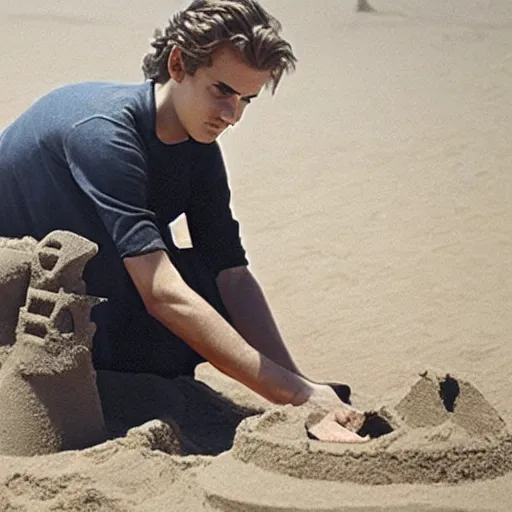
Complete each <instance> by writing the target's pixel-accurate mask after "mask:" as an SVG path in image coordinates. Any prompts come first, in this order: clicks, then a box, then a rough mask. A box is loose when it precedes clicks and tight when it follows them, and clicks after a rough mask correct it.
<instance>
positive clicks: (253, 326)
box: [217, 267, 301, 375]
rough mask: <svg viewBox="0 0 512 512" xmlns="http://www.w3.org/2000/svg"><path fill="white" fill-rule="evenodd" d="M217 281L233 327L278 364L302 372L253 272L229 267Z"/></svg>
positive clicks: (242, 268) (295, 371)
mask: <svg viewBox="0 0 512 512" xmlns="http://www.w3.org/2000/svg"><path fill="white" fill-rule="evenodd" d="M217 283H218V287H219V292H220V295H221V297H222V301H223V302H224V305H225V306H226V309H227V311H228V313H229V315H230V317H231V321H232V323H233V326H234V327H235V329H236V330H237V332H238V333H239V334H240V335H241V336H242V338H243V339H244V340H245V341H247V343H249V344H250V345H251V346H252V347H254V348H255V349H256V350H257V351H259V352H261V353H262V354H264V355H265V356H267V357H268V358H269V359H271V360H272V361H274V362H275V363H277V364H278V365H280V366H282V367H284V368H286V369H288V370H290V371H291V372H293V373H295V374H297V375H301V373H300V371H299V369H298V367H297V365H296V364H295V362H294V361H293V359H292V356H291V354H290V352H289V351H288V349H287V348H286V345H285V343H284V341H283V339H282V337H281V334H280V333H279V329H278V327H277V325H276V322H275V320H274V318H273V316H272V313H271V310H270V308H269V306H268V303H267V301H266V299H265V296H264V294H263V291H262V290H261V287H260V286H259V284H258V282H257V281H256V279H255V278H254V276H253V275H252V274H251V272H250V271H249V270H248V269H247V268H245V267H239V268H236V269H229V270H227V271H224V272H221V274H220V275H219V277H218V278H217Z"/></svg>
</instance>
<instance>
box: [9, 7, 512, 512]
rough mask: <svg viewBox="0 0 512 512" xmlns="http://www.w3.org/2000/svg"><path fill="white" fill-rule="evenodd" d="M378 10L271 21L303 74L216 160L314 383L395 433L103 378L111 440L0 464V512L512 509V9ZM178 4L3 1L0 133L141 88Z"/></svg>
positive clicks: (330, 10)
mask: <svg viewBox="0 0 512 512" xmlns="http://www.w3.org/2000/svg"><path fill="white" fill-rule="evenodd" d="M369 3H370V5H371V6H372V7H374V8H375V10H376V12H375V13H356V12H355V7H356V4H357V2H355V1H354V2H346V1H345V0H343V1H341V0H323V1H322V2H319V3H318V4H319V5H317V4H315V3H314V2H308V1H306V0H295V1H294V2H293V3H291V2H290V3H288V2H283V1H277V0H266V1H264V2H263V4H264V5H265V6H267V7H268V8H269V10H271V11H272V12H274V13H275V14H276V15H278V17H279V18H280V19H281V21H282V22H283V24H284V26H285V29H286V35H287V36H288V37H289V38H290V39H291V40H292V42H293V43H294V48H295V49H296V52H297V54H298V57H299V68H298V70H297V73H296V74H295V75H294V76H292V77H290V78H288V79H285V81H284V82H283V84H282V86H281V87H280V90H279V91H278V93H277V95H276V97H275V98H270V97H268V96H267V97H263V98H261V99H259V100H258V101H257V102H256V103H255V105H254V106H253V107H251V110H250V111H248V112H247V114H246V116H245V119H244V122H243V123H242V124H241V125H240V127H239V128H238V127H237V128H236V129H235V130H233V131H232V133H229V134H226V135H225V137H224V138H223V139H222V145H223V147H224V151H225V157H226V161H227V164H228V167H229V169H230V176H231V182H232V187H233V193H234V198H235V200H234V207H235V211H236V214H237V216H238V217H239V219H240V221H241V222H242V226H243V237H244V240H245V244H246V246H247V249H248V251H249V256H250V259H251V265H252V267H253V269H254V271H255V273H256V274H257V275H258V276H259V278H260V280H261V281H262V283H263V286H264V288H265V290H266V291H267V295H268V298H269V300H270V302H271V303H272V305H273V309H274V311H275V314H276V317H277V319H278V321H279V324H280V326H281V328H282V331H283V334H284V336H285V338H286V340H287V342H288V344H289V346H290V348H291V350H292V352H293V353H294V355H295V356H296V358H297V360H298V362H299V364H300V366H301V367H302V368H303V370H304V371H305V372H306V373H307V374H309V375H311V376H312V377H313V378H317V379H326V380H338V381H343V382H349V383H350V384H351V386H352V388H353V390H354V399H355V405H357V406H359V407H363V408H365V409H366V408H368V409H380V408H381V407H382V406H384V407H386V408H387V409H386V410H387V411H388V412H389V414H390V417H392V418H393V420H394V421H396V424H395V426H396V429H395V432H394V433H392V434H390V435H389V436H384V437H382V438H379V439H377V440H373V441H371V444H369V445H367V446H365V447H358V448H354V447H347V446H338V445H336V446H332V445H325V444H323V443H318V442H315V441H313V440H310V439H308V438H307V436H306V432H305V428H304V424H305V422H306V421H307V417H308V413H307V412H306V411H305V410H303V409H301V408H299V409H292V408H282V409H274V408H270V409H269V407H268V404H266V403H265V402H264V401H263V400H260V399H259V398H258V397H256V396H254V395H253V394H251V393H250V392H248V391H246V390H244V389H243V388H242V387H241V386H239V385H237V384H236V383H233V382H232V381H230V380H229V379H227V378H224V377H223V376H221V375H219V374H218V373H216V372H215V371H213V370H212V369H211V368H210V367H208V366H207V365H205V366H203V367H201V368H200V369H199V371H198V377H199V378H200V379H201V380H202V381H204V382H206V384H203V383H201V382H197V381H191V380H187V379H178V380H177V381H175V382H168V381H165V380H163V379H159V378H156V377H149V376H144V375H139V376H131V375H117V374H115V373H101V374H100V375H98V390H99V393H100V397H101V399H102V404H103V411H104V421H105V424H106V427H107V429H108V431H109V432H110V433H111V436H112V437H114V439H111V440H109V441H107V442H105V443H102V444H100V445H97V446H94V447H91V448H86V449H82V450H76V451H65V452H61V453H56V454H51V455H43V456H35V457H13V456H6V455H4V456H1V457H0V510H9V511H11V510H12V511H15V510H20V511H21V510H29V511H32V510H33V511H50V510H76V511H84V510H85V511H93V510H105V511H107V510H108V511H116V510H119V511H125V510H126V511H131V510H140V511H142V510H144V511H146V510H151V511H153V510H154V511H159V510H162V511H164V510H180V511H181V510H183V511H188V510H191V511H197V510H216V509H220V510H228V511H235V510H236V511H258V512H260V511H267V510H268V511H271V510H289V511H291V510H317V511H322V510H325V511H327V510H357V511H367V512H369V511H384V510H386V511H387V510H390V511H391V510H400V511H404V512H405V511H412V510H413V511H416V510H418V511H429V512H431V511H447V510H457V511H461V510H473V511H476V510H478V511H481V510H488V511H509V510H511V509H512V492H511V491H510V489H511V488H512V473H510V472H508V470H509V469H510V438H509V436H508V434H507V433H506V428H505V426H506V425H508V426H509V428H510V426H511V425H512V401H511V400H510V396H511V394H512V393H511V392H512V389H511V383H510V368H512V350H511V349H510V345H509V341H510V333H511V327H512V315H511V314H510V311H511V306H512V285H511V283H512V270H511V269H512V242H511V235H510V225H511V223H512V174H511V173H510V168H511V167H512V152H511V151H510V147H509V143H507V140H508V134H509V133H510V132H511V129H512V121H511V119H512V103H511V102H510V91H511V90H512V7H511V6H510V3H509V2H508V0H495V1H494V2H481V1H476V0H475V1H473V0H471V1H470V0H450V1H441V0H432V1H430V2H425V1H420V0H388V1H385V0H372V1H371V2H369ZM184 4H185V2H181V1H180V2H176V1H165V2H164V1H163V0H148V2H146V3H145V4H144V7H143V8H142V7H141V6H139V5H137V4H135V3H132V4H131V5H130V8H127V9H126V10H125V11H119V8H118V7H117V6H116V5H114V4H108V3H105V2H100V1H99V0H90V1H89V2H87V3H82V2H78V1H76V0H72V1H69V2H66V3H62V2H60V1H58V0H49V1H48V2H44V3H40V2H38V1H36V0H27V1H25V2H23V3H22V4H21V3H19V2H12V1H10V0H2V2H0V29H1V30H0V39H1V43H2V47H3V48H4V51H3V52H2V57H1V62H2V69H3V73H2V79H1V90H2V95H1V98H0V112H1V114H0V116H1V117H0V125H2V124H5V123H7V122H9V120H10V119H12V118H14V117H15V116H16V115H18V114H19V113H20V112H21V111H22V110H23V109H24V108H25V107H26V106H28V105H29V104H30V103H31V101H33V99H35V98H36V97H37V96H39V95H41V94H43V93H44V92H46V91H48V90H49V89H51V88H53V87H55V86H57V85H60V84H63V83H67V82H71V81H77V80H89V79H111V80H125V81H136V80H139V79H140V74H139V72H138V65H139V60H140V56H141V55H142V54H143V53H144V52H145V51H146V41H147V40H148V38H149V36H150V34H151V32H152V30H153V28H154V27H155V26H156V25H159V24H161V23H163V20H165V19H166V16H167V15H168V14H169V13H170V12H172V11H173V10H174V9H175V8H176V7H181V6H183V5H184ZM16 261H17V260H16ZM16 275H17V278H18V279H19V281H18V282H24V281H23V280H24V279H26V278H27V277H26V271H23V270H22V271H20V272H19V273H18V274H16ZM10 296H11V295H10V294H9V297H10ZM18 299H19V297H18ZM18 299H16V300H18ZM5 300H6V299H5V297H4V296H2V297H1V298H0V335H2V336H4V332H5V329H4V327H3V326H5V325H7V324H8V325H11V324H10V323H9V322H10V321H9V315H11V314H12V311H11V312H9V311H8V303H7V302H5ZM13 300H14V299H13ZM6 308H7V309H6ZM2 329H4V330H2ZM6 336H7V337H8V336H9V334H7V335H6ZM2 343H3V342H2ZM0 348H1V347H0ZM2 353H3V352H2ZM3 359H5V355H4V357H3V358H2V360H3ZM432 366H434V367H436V368H440V371H439V373H438V375H440V376H441V377H442V376H443V375H445V373H446V372H449V373H450V374H452V375H453V376H454V378H455V379H456V381H457V383H458V385H459V395H458V398H457V399H456V400H455V403H454V406H453V411H450V410H449V409H450V407H451V406H450V401H449V400H448V401H443V400H442V399H441V396H440V394H439V390H438V385H440V383H442V382H444V381H443V378H444V377H443V378H441V381H438V380H437V378H435V377H432V375H435V374H432V373H429V374H427V376H426V377H424V378H422V379H419V377H418V374H419V372H421V371H422V370H423V369H424V368H427V367H432ZM429 376H430V377H432V378H430V377H429ZM418 379H419V380H418ZM225 397H229V398H230V399H231V400H233V401H234V403H233V402H230V401H228V400H226V398H225ZM457 400H458V401H457ZM418 404H419V405H418ZM452 405H453V404H452ZM263 409H266V410H267V411H266V412H265V413H264V414H263V415H261V414H258V413H259V412H261V411H262V410H263ZM0 414H3V411H2V409H1V407H0ZM248 416H250V417H249V418H248V419H246V420H245V421H243V423H242V425H241V426H240V427H239V429H238V431H237V434H236V436H235V429H236V428H237V426H238V425H239V424H240V422H241V421H242V420H243V419H244V418H246V417H248ZM155 419H160V420H163V421H164V422H166V423H162V422H159V421H156V420H155ZM148 422H149V423H148ZM428 422H430V423H428ZM130 428H132V430H130V431H129V432H128V433H127V434H126V432H127V430H128V429H130ZM269 446H270V447H273V449H271V450H269ZM429 450H430V451H429ZM358 451H359V452H360V454H359V456H357V453H358ZM265 452H266V453H265ZM354 454H355V455H354ZM374 454H376V455H375V457H374V460H375V462H376V463H375V464H372V463H370V462H368V459H369V458H371V456H373V455H374ZM383 454H387V455H386V456H390V457H391V459H392V460H394V461H397V460H398V461H399V462H400V464H399V465H398V466H399V470H397V469H396V467H395V466H393V464H391V463H386V464H384V465H382V461H383V460H384V461H386V456H385V455H383ZM404 454H405V455H404ZM407 454H409V455H407ZM270 455H272V457H273V459H272V458H269V456H270ZM427 455H428V456H430V457H431V458H430V459H428V457H427ZM415 457H416V458H415ZM436 457H437V458H436ZM346 461H351V463H352V464H353V471H348V470H345V469H344V463H345V462H346ZM411 461H412V462H411ZM358 464H359V466H358ZM404 464H405V465H407V464H409V466H408V468H407V471H405V472H404V471H403V466H404ZM437 470H439V471H437ZM404 474H405V475H408V476H407V477H404V476H403V475H404ZM472 478H475V479H476V480H472ZM386 479H387V481H386Z"/></svg>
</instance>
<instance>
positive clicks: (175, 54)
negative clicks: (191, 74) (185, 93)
mask: <svg viewBox="0 0 512 512" xmlns="http://www.w3.org/2000/svg"><path fill="white" fill-rule="evenodd" d="M167 70H168V71H169V76H170V77H171V78H172V79H173V80H175V81H176V82H178V83H179V82H181V81H182V80H183V79H184V78H185V75H186V70H185V64H184V63H183V56H182V51H181V48H178V47H177V46H175V47H174V48H173V49H172V50H171V53H170V54H169V59H168V60H167Z"/></svg>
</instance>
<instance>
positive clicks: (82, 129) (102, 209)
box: [64, 117, 166, 258]
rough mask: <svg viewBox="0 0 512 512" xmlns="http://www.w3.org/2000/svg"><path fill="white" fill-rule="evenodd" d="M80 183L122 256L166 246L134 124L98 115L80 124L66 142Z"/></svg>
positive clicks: (71, 163) (67, 154)
mask: <svg viewBox="0 0 512 512" xmlns="http://www.w3.org/2000/svg"><path fill="white" fill-rule="evenodd" d="M64 151H65V156H66V159H67V162H68V165H69V168H70V170H71V174H72V176H73V178H74V179H75V181H76V183H77V184H78V186H79V187H80V188H81V189H82V191H83V192H84V193H85V194H86V195H87V197H88V198H89V199H91V201H92V202H93V203H94V207H95V209H96V212H97V213H98V216H99V217H100V219H101V221H102V222H103V224H104V226H105V228H106V230H107V232H108V233H109V235H110V236H111V237H112V240H113V242H114V244H115V246H116V247H117V250H118V253H119V255H120V257H121V258H124V257H126V256H136V255H140V254H144V253H148V252H152V251H155V250H158V249H163V250H166V246H165V243H164V242H163V240H162V237H161V235H160V232H159V230H158V228H157V225H156V218H155V214H154V213H153V212H151V211H150V210H149V209H148V205H147V184H148V170H147V169H148V165H147V158H146V156H145V153H144V150H143V144H142V142H141V140H140V137H139V135H138V133H137V132H136V130H135V129H134V128H133V127H130V126H125V125H124V124H122V123H120V122H118V121H114V120H112V119H109V118H103V117H94V118H91V119H88V120H86V121H83V122H82V123H80V124H78V125H75V126H74V127H73V128H72V129H71V130H70V132H69V133H68V135H67V137H66V139H65V141H64Z"/></svg>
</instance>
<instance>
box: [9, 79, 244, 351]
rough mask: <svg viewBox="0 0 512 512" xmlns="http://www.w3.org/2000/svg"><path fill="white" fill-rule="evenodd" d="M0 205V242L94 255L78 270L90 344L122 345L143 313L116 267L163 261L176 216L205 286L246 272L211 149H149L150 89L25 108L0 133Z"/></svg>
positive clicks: (90, 86) (93, 87)
mask: <svg viewBox="0 0 512 512" xmlns="http://www.w3.org/2000/svg"><path fill="white" fill-rule="evenodd" d="M0 198H1V200H0V236H5V237H21V236H25V235H30V236H33V237H35V238H36V239H38V240H39V239H41V238H43V237H44V236H45V235H46V234H48V233H49V232H51V231H53V230H57V229H61V230H69V231H72V232H74V233H77V234H79V235H82V236H84V237H86V238H88V239H89V240H92V241H93V242H95V243H97V244H98V246H99V253H98V255H97V256H96V257H95V258H93V260H91V261H90V262H89V264H88V265H87V266H86V269H85V271H84V280H85V282H86V285H87V293H89V294H91V295H96V296H100V297H106V298H107V299H108V304H107V305H105V306H104V307H103V309H102V313H101V314H100V315H99V316H97V317H96V319H95V320H96V322H97V324H98V326H97V327H98V329H97V333H96V336H95V343H97V342H100V343H101V339H102V338H105V339H107V338H108V339H109V340H110V343H122V340H120V338H122V337H126V330H125V327H126V317H127V315H130V312H131V310H138V311H139V310H140V309H141V308H143V305H142V302H141V300H140V297H139V296H138V294H137V293H136V292H135V288H134V286H133V283H132V282H131V280H130V278H129V275H128V274H127V272H126V270H125V268H124V265H123V264H122V258H124V257H126V256H136V255H141V254H144V253H147V252H151V251H155V250H158V249H163V250H166V251H168V250H169V249H170V247H171V246H172V241H171V237H170V232H169V223H170V222H171V221H172V220H174V219H175V218H176V217H178V216H179V215H180V214H181V213H185V214H186V216H187V221H188V225H189V230H190V235H191V238H192V242H193V245H194V248H195V250H196V251H197V252H198V253H199V254H200V256H201V259H202V260H203V261H204V263H205V264H206V265H207V267H208V268H209V269H210V270H211V272H212V273H213V274H214V275H216V274H217V273H218V272H220V271H221V270H223V269H226V268H230V267H235V266H240V265H246V264H247V260H246V257H245V251H244V249H243V247H242V244H241V241H240V235H239V226H238V223H237V222H236V220H234V218H233V215H232V213H231V209H230V190H229V186H228V181H227V176H226V171H225V167H224V163H223V160H222V155H221V152H220V148H219V146H218V144H217V143H213V144H200V143H197V142H195V141H193V140H188V141H186V142H183V143H180V144H175V145H167V144H164V143H163V142H161V141H160V140H159V139H158V137H157V136H156V132H155V99H154V84H153V82H151V81H147V82H144V83H142V84H137V85H120V84H109V83H97V82H90V83H82V84H75V85H68V86H65V87H62V88H60V89H57V90H55V91H53V92H51V93H49V94H48V95H46V96H44V97H43V98H41V99H40V100H38V101H37V102H36V103H34V104H33V105H32V106H31V107H30V108H29V109H28V110H27V111H26V112H25V113H24V114H22V115H21V116H20V117H19V118H18V119H17V120H15V121H14V122H13V123H12V124H11V125H9V126H8V127H7V128H6V129H5V130H4V131H3V132H2V133H1V134H0ZM98 308H100V307H98ZM98 308H96V309H98Z"/></svg>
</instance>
